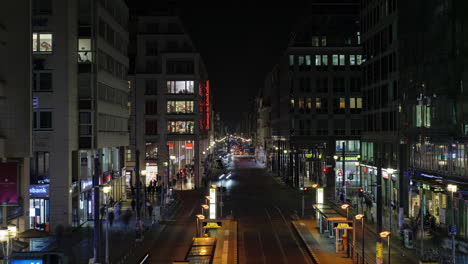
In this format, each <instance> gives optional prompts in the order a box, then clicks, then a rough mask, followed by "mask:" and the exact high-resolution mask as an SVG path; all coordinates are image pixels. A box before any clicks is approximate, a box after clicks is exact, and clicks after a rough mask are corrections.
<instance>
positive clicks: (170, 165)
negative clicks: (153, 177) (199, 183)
mask: <svg viewBox="0 0 468 264" xmlns="http://www.w3.org/2000/svg"><path fill="white" fill-rule="evenodd" d="M175 159H176V156H174V155H171V156H169V170H171V169H172V167H173V166H174V160H175ZM174 175H176V174H175V173H174ZM180 176H181V177H180V179H179V180H180V190H181V191H182V175H180ZM174 189H175V186H174Z"/></svg>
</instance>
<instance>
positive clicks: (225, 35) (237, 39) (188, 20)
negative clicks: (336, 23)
mask: <svg viewBox="0 0 468 264" xmlns="http://www.w3.org/2000/svg"><path fill="white" fill-rule="evenodd" d="M168 2H171V6H176V7H178V14H179V16H180V18H181V19H182V22H183V24H184V27H185V29H186V31H187V32H188V34H189V35H190V38H191V39H192V41H193V42H194V44H195V47H196V49H197V50H198V51H199V52H200V53H201V56H202V58H203V60H204V62H205V65H206V67H207V71H208V76H209V79H210V81H211V87H212V88H213V94H214V110H215V111H217V112H220V113H221V118H222V119H223V120H224V121H225V123H227V124H229V125H230V127H231V128H235V126H236V124H237V123H238V122H239V121H240V118H241V112H246V111H252V110H253V109H252V108H251V107H252V106H253V102H254V97H255V95H257V94H258V91H259V89H260V88H261V87H263V84H264V79H265V77H266V74H267V73H268V72H270V71H271V70H272V69H273V66H274V65H275V64H276V63H277V62H278V61H279V58H280V56H281V55H282V54H283V53H284V51H285V49H286V47H287V44H288V39H289V35H290V33H291V31H292V28H293V26H294V25H295V24H296V22H297V21H298V19H299V17H300V16H301V14H305V12H306V10H307V8H306V7H307V5H308V4H307V3H308V2H309V1H307V0H288V1H274V2H273V1H271V2H265V1H258V0H257V1H255V0H250V1H249V0H235V1H226V0H221V1H213V0H201V1H194V0H168V1H167V0H166V1H165V0H157V1H155V0H127V3H128V4H129V6H130V7H132V6H133V7H137V6H138V7H140V8H144V9H145V10H148V9H152V7H155V8H161V6H163V5H166V4H167V3H168ZM277 2H279V3H277ZM265 3H268V5H265ZM146 8H148V9H146ZM249 107H250V108H249Z"/></svg>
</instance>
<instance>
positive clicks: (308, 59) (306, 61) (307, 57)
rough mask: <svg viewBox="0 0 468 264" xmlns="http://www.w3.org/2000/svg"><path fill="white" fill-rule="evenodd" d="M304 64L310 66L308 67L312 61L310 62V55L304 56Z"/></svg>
mask: <svg viewBox="0 0 468 264" xmlns="http://www.w3.org/2000/svg"><path fill="white" fill-rule="evenodd" d="M305 63H306V65H307V66H310V65H311V63H312V61H311V59H310V55H306V56H305Z"/></svg>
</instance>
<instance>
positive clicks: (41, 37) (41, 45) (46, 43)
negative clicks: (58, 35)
mask: <svg viewBox="0 0 468 264" xmlns="http://www.w3.org/2000/svg"><path fill="white" fill-rule="evenodd" d="M32 39H33V43H32V49H33V52H37V53H39V52H40V53H52V33H37V32H34V33H33V34H32Z"/></svg>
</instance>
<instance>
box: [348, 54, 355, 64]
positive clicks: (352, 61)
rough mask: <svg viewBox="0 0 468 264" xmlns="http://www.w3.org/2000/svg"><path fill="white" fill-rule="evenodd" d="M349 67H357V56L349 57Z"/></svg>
mask: <svg viewBox="0 0 468 264" xmlns="http://www.w3.org/2000/svg"><path fill="white" fill-rule="evenodd" d="M349 65H356V55H349Z"/></svg>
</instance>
